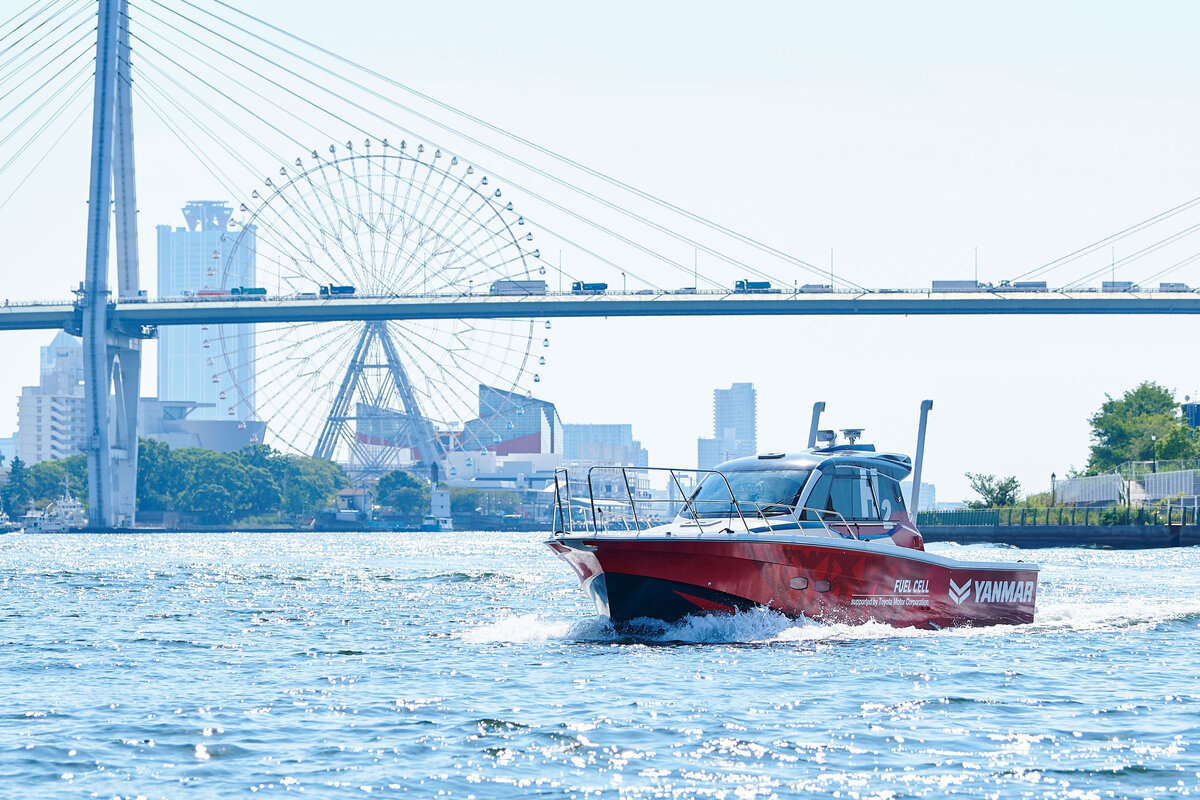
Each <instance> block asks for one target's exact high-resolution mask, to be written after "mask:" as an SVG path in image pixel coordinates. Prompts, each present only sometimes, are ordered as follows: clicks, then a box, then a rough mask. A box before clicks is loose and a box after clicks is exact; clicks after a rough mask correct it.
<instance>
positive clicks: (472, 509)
mask: <svg viewBox="0 0 1200 800" xmlns="http://www.w3.org/2000/svg"><path fill="white" fill-rule="evenodd" d="M520 507H521V496H520V495H519V494H517V493H516V492H487V491H484V490H482V489H466V488H463V487H451V488H450V511H451V512H453V513H455V514H474V513H476V512H478V513H480V514H496V515H503V514H515V513H516V512H517V510H518V509H519V508H520Z"/></svg>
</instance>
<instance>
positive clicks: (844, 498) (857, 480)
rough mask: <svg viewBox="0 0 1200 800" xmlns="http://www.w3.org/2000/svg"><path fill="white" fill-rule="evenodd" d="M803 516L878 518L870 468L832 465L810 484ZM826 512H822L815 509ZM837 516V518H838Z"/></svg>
mask: <svg viewBox="0 0 1200 800" xmlns="http://www.w3.org/2000/svg"><path fill="white" fill-rule="evenodd" d="M804 505H805V507H806V509H808V510H805V511H804V513H803V516H802V517H801V518H802V519H806V520H815V519H818V518H819V517H820V518H823V519H824V520H825V521H826V522H840V521H841V520H842V519H845V520H878V519H879V518H880V516H879V503H878V502H877V500H876V493H875V490H874V488H873V487H872V485H871V471H870V470H865V469H862V468H860V467H834V468H833V469H832V470H830V471H827V472H824V473H823V474H822V475H821V477H820V478H819V479H818V480H817V482H816V483H815V484H813V488H812V491H810V492H809V493H808V498H807V499H806V500H805V502H804ZM821 511H823V512H826V513H825V514H823V515H820V514H818V513H817V512H821ZM839 517H840V519H839Z"/></svg>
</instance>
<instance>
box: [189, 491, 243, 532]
mask: <svg viewBox="0 0 1200 800" xmlns="http://www.w3.org/2000/svg"><path fill="white" fill-rule="evenodd" d="M179 504H180V510H181V511H185V512H187V513H189V514H195V515H196V518H197V519H199V520H200V521H201V522H202V523H204V524H207V525H225V524H227V523H229V522H231V521H232V520H233V513H234V506H233V497H232V495H230V493H229V491H228V490H227V489H226V488H225V487H224V486H219V485H217V484H215V483H205V484H199V485H195V486H191V487H188V488H187V489H185V490H184V491H183V492H182V493H181V495H180V497H179Z"/></svg>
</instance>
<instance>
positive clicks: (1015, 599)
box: [950, 578, 1034, 605]
mask: <svg viewBox="0 0 1200 800" xmlns="http://www.w3.org/2000/svg"><path fill="white" fill-rule="evenodd" d="M972 586H973V588H974V589H975V602H976V603H1028V602H1029V601H1030V600H1032V599H1033V586H1034V583H1033V581H974V582H972V581H971V580H970V579H968V580H967V581H966V582H965V583H964V584H962V585H961V586H959V585H958V584H957V583H955V582H954V579H953V578H951V579H950V599H951V600H953V601H954V603H955V605H962V604H963V603H964V602H965V601H966V600H967V598H969V597H970V596H971V589H972Z"/></svg>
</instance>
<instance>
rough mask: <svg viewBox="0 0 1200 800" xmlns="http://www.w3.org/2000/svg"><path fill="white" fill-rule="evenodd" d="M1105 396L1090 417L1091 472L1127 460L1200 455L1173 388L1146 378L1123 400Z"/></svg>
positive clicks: (1113, 466) (1109, 469)
mask: <svg viewBox="0 0 1200 800" xmlns="http://www.w3.org/2000/svg"><path fill="white" fill-rule="evenodd" d="M1105 397H1106V398H1107V399H1106V400H1105V401H1104V403H1103V404H1102V405H1101V406H1100V410H1099V411H1097V412H1096V413H1095V414H1093V415H1092V417H1091V419H1090V420H1089V422H1090V423H1091V425H1092V449H1091V454H1090V455H1089V457H1088V465H1087V474H1089V475H1098V474H1100V473H1102V472H1111V471H1112V470H1113V469H1115V468H1116V467H1118V466H1119V465H1121V464H1123V463H1125V462H1126V461H1151V460H1153V459H1154V458H1156V457H1157V458H1160V459H1175V458H1195V457H1197V455H1198V454H1200V448H1198V447H1197V443H1196V440H1195V439H1193V438H1192V436H1191V429H1190V428H1189V427H1188V424H1187V423H1186V422H1185V421H1184V420H1183V419H1182V418H1181V417H1180V416H1179V404H1178V403H1176V402H1175V395H1174V393H1172V392H1171V391H1170V390H1169V389H1166V388H1164V387H1162V386H1159V385H1158V384H1157V383H1154V382H1152V381H1144V382H1142V383H1141V384H1139V385H1138V386H1137V387H1136V388H1134V389H1131V390H1129V391H1128V392H1126V393H1125V394H1124V395H1122V396H1121V397H1120V398H1119V399H1116V400H1114V399H1113V398H1112V397H1110V396H1108V395H1105ZM1156 438H1157V455H1156V443H1155V439H1156Z"/></svg>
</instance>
